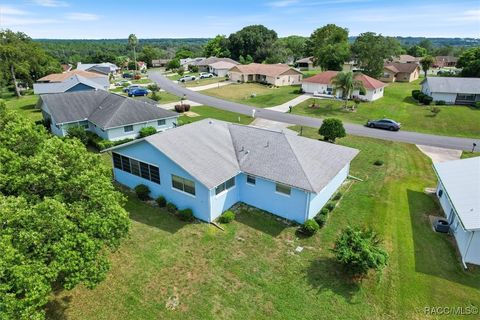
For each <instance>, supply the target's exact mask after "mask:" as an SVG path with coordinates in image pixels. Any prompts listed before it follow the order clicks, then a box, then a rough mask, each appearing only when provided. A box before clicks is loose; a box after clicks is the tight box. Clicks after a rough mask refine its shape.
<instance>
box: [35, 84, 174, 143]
mask: <svg viewBox="0 0 480 320" xmlns="http://www.w3.org/2000/svg"><path fill="white" fill-rule="evenodd" d="M149 100H150V99H148V100H138V99H132V98H128V97H125V96H122V95H119V94H115V93H110V92H107V91H103V90H96V91H80V92H66V93H50V94H43V95H41V96H40V99H39V100H38V103H37V106H38V107H39V108H40V109H41V110H42V114H43V118H44V119H45V120H46V121H47V122H48V123H50V130H51V132H52V133H53V134H55V135H57V136H60V137H64V136H66V135H67V133H68V129H69V128H70V127H72V126H81V127H84V128H85V130H88V131H91V132H94V133H96V134H97V135H98V136H100V137H101V138H103V139H105V140H111V141H116V140H122V139H126V138H137V137H138V135H139V132H140V130H141V129H142V128H144V127H153V128H155V129H156V130H157V131H165V130H167V129H171V128H173V127H175V126H176V123H177V118H178V113H176V112H172V111H169V110H165V109H162V108H159V107H157V106H156V102H155V101H153V100H151V102H149Z"/></svg>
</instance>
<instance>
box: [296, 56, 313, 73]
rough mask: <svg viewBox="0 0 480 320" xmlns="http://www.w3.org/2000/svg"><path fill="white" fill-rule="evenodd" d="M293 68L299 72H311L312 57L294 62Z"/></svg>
mask: <svg viewBox="0 0 480 320" xmlns="http://www.w3.org/2000/svg"><path fill="white" fill-rule="evenodd" d="M295 66H296V67H297V68H298V69H299V70H312V69H313V57H306V58H303V59H299V60H297V61H295Z"/></svg>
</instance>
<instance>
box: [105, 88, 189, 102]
mask: <svg viewBox="0 0 480 320" xmlns="http://www.w3.org/2000/svg"><path fill="white" fill-rule="evenodd" d="M110 92H114V93H117V94H121V95H122V96H126V95H127V94H126V93H125V92H123V87H119V88H115V89H111V90H110ZM157 95H158V96H159V97H160V100H158V103H159V104H164V103H170V102H175V101H180V98H179V97H177V96H176V95H173V94H171V93H168V92H166V91H160V92H158V93H157ZM148 97H149V98H150V97H151V94H149V95H148ZM132 98H133V99H136V98H138V97H132Z"/></svg>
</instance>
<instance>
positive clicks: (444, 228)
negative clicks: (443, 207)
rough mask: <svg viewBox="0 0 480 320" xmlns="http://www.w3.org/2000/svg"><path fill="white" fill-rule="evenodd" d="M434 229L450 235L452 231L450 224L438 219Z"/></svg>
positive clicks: (435, 221) (434, 223)
mask: <svg viewBox="0 0 480 320" xmlns="http://www.w3.org/2000/svg"><path fill="white" fill-rule="evenodd" d="M433 228H434V229H435V231H437V232H441V233H448V230H450V224H449V223H448V221H447V220H445V219H443V218H436V219H435V220H434V221H433Z"/></svg>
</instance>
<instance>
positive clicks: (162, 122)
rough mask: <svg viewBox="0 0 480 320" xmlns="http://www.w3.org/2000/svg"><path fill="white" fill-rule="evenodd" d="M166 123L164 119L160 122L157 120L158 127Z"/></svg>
mask: <svg viewBox="0 0 480 320" xmlns="http://www.w3.org/2000/svg"><path fill="white" fill-rule="evenodd" d="M165 123H166V121H165V119H162V120H157V126H158V127H160V126H164V125H165Z"/></svg>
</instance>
